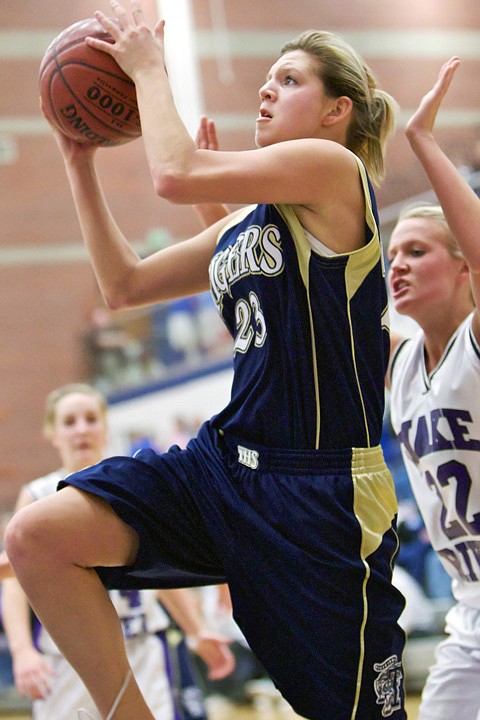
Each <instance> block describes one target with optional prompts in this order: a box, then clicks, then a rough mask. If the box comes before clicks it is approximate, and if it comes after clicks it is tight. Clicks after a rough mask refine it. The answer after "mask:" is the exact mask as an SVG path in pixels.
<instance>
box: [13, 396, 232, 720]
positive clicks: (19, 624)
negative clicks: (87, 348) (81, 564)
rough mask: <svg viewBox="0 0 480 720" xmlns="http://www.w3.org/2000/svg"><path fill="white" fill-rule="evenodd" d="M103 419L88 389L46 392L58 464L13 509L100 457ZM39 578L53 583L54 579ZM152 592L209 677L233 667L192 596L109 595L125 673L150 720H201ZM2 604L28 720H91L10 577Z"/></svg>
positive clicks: (101, 406) (102, 406)
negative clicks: (80, 717)
mask: <svg viewBox="0 0 480 720" xmlns="http://www.w3.org/2000/svg"><path fill="white" fill-rule="evenodd" d="M106 416H107V406H106V402H105V399H104V397H103V396H102V395H101V394H100V393H99V392H98V391H97V390H95V389H94V388H92V387H90V386H88V385H83V384H70V385H65V386H63V387H61V388H58V389H57V390H55V391H53V392H52V393H50V395H49V396H48V398H47V403H46V413H45V423H44V430H45V435H46V436H47V438H48V439H49V441H50V442H51V444H52V445H53V446H54V447H55V449H56V450H57V451H58V453H59V455H60V459H61V460H62V464H63V467H62V469H60V470H57V471H55V472H52V473H50V474H49V475H46V476H44V477H41V478H38V479H37V480H34V481H32V482H30V483H28V484H27V485H25V486H24V487H23V488H22V490H21V492H20V495H19V499H18V501H17V508H20V507H23V506H25V505H27V504H30V503H32V502H36V501H39V500H41V499H42V498H46V497H48V496H50V495H52V494H54V493H55V492H56V489H57V486H58V483H59V481H60V480H62V479H63V478H64V477H65V476H66V475H68V474H69V473H71V472H74V471H75V470H78V469H79V468H81V467H84V466H86V465H89V464H91V463H94V462H96V461H98V460H100V459H101V458H102V457H103V456H104V453H105V449H106V444H107V421H106ZM46 581H47V582H51V581H53V582H54V578H53V579H50V578H47V580H46ZM159 595H161V600H162V602H163V603H164V604H165V605H166V607H167V609H168V611H169V612H170V614H171V615H172V616H173V617H174V619H175V620H176V621H177V623H178V624H179V625H180V626H181V627H183V628H184V629H185V631H186V632H187V633H189V635H190V636H191V637H192V639H195V641H196V648H197V652H198V654H199V655H200V656H201V657H202V659H203V660H204V661H205V662H206V663H207V665H208V666H209V668H210V670H211V671H212V673H213V675H214V676H217V677H223V676H224V675H225V674H227V673H228V672H229V670H230V669H232V668H233V656H232V655H231V653H230V651H229V650H228V648H227V645H226V642H224V641H223V639H222V638H221V636H220V635H217V634H214V633H209V632H206V631H204V630H203V622H202V620H201V618H200V615H199V613H198V612H197V611H196V609H195V608H196V605H197V603H196V598H195V597H193V595H192V591H189V590H174V591H171V590H164V591H160V592H158V591H156V590H143V589H138V590H137V589H133V590H110V592H109V596H110V600H111V602H112V604H113V607H114V608H115V610H116V613H117V615H118V617H119V618H120V622H121V627H122V631H123V637H124V640H125V648H126V652H127V656H128V659H129V663H130V666H131V668H132V672H133V673H134V676H135V679H136V681H137V683H138V684H139V686H140V687H141V688H142V692H143V694H144V696H145V698H146V700H147V703H148V706H149V708H150V709H151V712H152V714H153V716H154V717H155V718H156V720H205V718H206V712H205V708H204V705H203V698H202V694H201V691H200V689H199V687H198V686H197V685H196V683H195V681H194V678H193V675H192V676H191V681H190V682H189V684H188V686H187V684H185V687H183V686H182V687H177V678H176V677H174V673H173V672H172V664H174V663H173V662H171V660H172V661H173V658H171V657H170V655H171V652H170V648H169V645H168V643H167V638H166V632H165V631H166V629H167V627H168V626H169V623H170V621H169V618H168V615H167V613H166V612H165V611H164V610H163V608H162V607H161V605H160V604H159V601H158V600H159ZM2 600H3V621H4V626H5V631H6V634H7V638H8V642H9V646H10V650H11V653H12V658H13V668H14V677H15V684H16V687H17V689H18V691H19V692H20V693H21V694H22V695H25V696H26V697H28V698H30V699H31V700H32V701H33V708H32V709H33V717H34V720H52V719H55V720H71V718H73V717H74V716H76V712H77V710H78V708H80V707H81V708H82V709H83V710H84V711H85V712H86V713H88V714H89V715H90V716H91V717H92V718H97V717H98V714H97V711H96V709H95V705H94V703H93V700H92V698H91V697H90V694H89V693H88V691H87V689H86V687H85V685H84V684H83V682H82V681H81V680H80V678H79V676H78V674H77V673H76V672H75V670H74V669H73V668H72V666H71V665H70V664H69V663H68V661H67V660H66V659H65V657H64V656H63V655H62V653H61V652H60V650H59V649H58V647H57V646H56V644H55V643H54V641H53V640H52V638H51V637H50V635H49V634H48V633H47V632H46V630H45V629H44V628H43V626H42V625H41V624H40V623H39V622H38V621H37V620H36V618H35V619H34V623H33V628H32V627H31V619H30V611H29V608H28V603H27V600H26V597H25V594H24V593H23V590H22V589H21V587H20V585H19V584H18V582H17V581H16V579H15V578H11V579H9V580H6V581H5V583H4V585H3V598H2ZM192 601H193V602H192ZM86 630H87V629H86Z"/></svg>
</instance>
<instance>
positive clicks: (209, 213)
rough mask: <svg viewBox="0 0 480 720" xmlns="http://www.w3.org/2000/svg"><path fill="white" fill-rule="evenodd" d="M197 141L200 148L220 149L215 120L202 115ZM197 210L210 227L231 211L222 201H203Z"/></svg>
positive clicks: (204, 224) (196, 206) (204, 225)
mask: <svg viewBox="0 0 480 720" xmlns="http://www.w3.org/2000/svg"><path fill="white" fill-rule="evenodd" d="M195 143H196V145H197V148H198V149H199V150H218V137H217V128H216V127H215V121H214V120H212V118H208V117H207V116H206V115H202V117H201V118H200V124H199V126H198V130H197V135H196V137H195ZM194 209H195V212H196V213H197V215H198V217H199V218H200V220H201V222H202V225H203V227H210V225H213V224H214V223H216V222H217V220H221V219H222V218H224V217H227V215H229V213H230V211H229V209H228V207H227V206H226V205H221V204H220V203H203V204H201V205H194Z"/></svg>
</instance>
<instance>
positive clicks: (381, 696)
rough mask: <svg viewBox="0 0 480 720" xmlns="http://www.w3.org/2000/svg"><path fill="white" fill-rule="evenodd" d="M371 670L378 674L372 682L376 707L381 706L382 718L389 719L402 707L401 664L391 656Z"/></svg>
mask: <svg viewBox="0 0 480 720" xmlns="http://www.w3.org/2000/svg"><path fill="white" fill-rule="evenodd" d="M373 669H374V670H375V672H376V673H378V675H377V677H376V679H375V682H374V688H375V693H376V695H377V705H383V708H382V716H383V717H390V715H392V714H393V713H394V712H395V711H396V710H400V709H401V707H402V694H401V691H400V688H401V685H402V680H403V672H402V664H401V662H400V660H399V659H398V657H397V656H396V655H391V656H390V657H389V658H387V659H386V660H384V661H383V662H382V663H375V664H374V666H373Z"/></svg>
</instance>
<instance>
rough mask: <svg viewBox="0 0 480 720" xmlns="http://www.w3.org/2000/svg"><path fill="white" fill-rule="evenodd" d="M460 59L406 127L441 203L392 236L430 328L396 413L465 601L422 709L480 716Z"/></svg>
mask: <svg viewBox="0 0 480 720" xmlns="http://www.w3.org/2000/svg"><path fill="white" fill-rule="evenodd" d="M458 65H459V60H458V58H452V59H451V60H449V61H448V62H447V63H446V64H445V65H444V66H443V68H442V70H441V72H440V75H439V78H438V81H437V83H436V85H435V86H434V88H433V89H432V90H431V91H430V92H429V93H428V94H427V95H425V97H424V98H423V100H422V102H421V103H420V106H419V108H418V110H417V112H416V113H415V115H414V116H413V117H412V119H411V120H410V122H409V124H408V127H407V137H408V139H409V141H410V144H411V146H412V149H413V150H414V152H415V153H416V155H417V157H418V158H419V160H420V162H421V163H422V165H423V167H424V169H425V171H426V173H427V175H428V177H429V179H430V182H431V184H432V186H433V189H434V191H435V193H436V195H437V198H438V200H439V201H440V203H441V207H439V206H420V207H413V208H411V209H409V210H407V211H406V212H405V213H404V215H403V216H402V217H401V218H400V220H399V222H398V224H397V226H396V228H395V230H394V232H393V234H392V237H391V240H390V245H389V255H390V261H391V266H390V270H389V285H390V290H391V293H392V298H393V302H394V303H395V307H396V309H397V310H398V311H399V312H400V313H402V314H405V315H408V316H410V317H412V318H413V319H414V320H416V321H417V323H418V324H419V325H420V328H421V330H420V331H419V332H418V334H417V335H416V336H414V337H413V338H412V339H409V340H405V341H403V342H402V341H401V339H400V338H398V337H396V338H395V340H394V342H393V343H392V347H393V350H394V352H393V357H392V362H391V366H390V383H391V391H392V397H391V413H392V423H393V427H394V428H395V431H396V432H397V433H398V435H399V438H400V441H401V444H402V453H403V456H404V460H405V464H406V468H407V470H408V474H409V478H410V481H411V484H412V488H413V490H414V493H415V496H416V499H417V502H418V506H419V508H420V511H421V513H422V515H423V519H424V522H425V526H426V528H427V531H428V534H429V537H430V541H431V543H432V545H433V547H434V549H435V550H436V551H437V553H438V554H439V557H440V559H441V561H442V563H443V565H444V566H445V568H446V570H447V572H448V573H449V574H450V575H451V577H452V578H453V583H452V587H453V593H454V596H455V598H456V600H457V601H458V603H457V604H456V605H455V606H454V607H453V608H452V609H451V610H450V611H449V613H448V614H447V618H446V631H447V633H448V638H447V640H445V641H444V642H442V643H441V644H440V646H439V648H438V650H437V654H436V662H435V664H434V666H433V668H432V669H431V671H430V673H429V676H428V679H427V682H426V685H425V688H424V691H423V695H422V703H421V706H420V710H419V718H420V720H437V719H438V718H442V720H453V719H454V718H461V720H476V718H477V717H478V712H479V710H480V687H479V684H478V673H479V669H480V665H479V658H480V643H479V634H478V628H479V627H480V555H479V548H480V520H479V518H480V483H479V482H478V480H479V478H478V467H479V457H480V455H479V453H480V403H479V398H480V318H479V313H478V304H479V301H480V275H479V268H480V242H479V228H480V200H479V198H478V197H477V196H476V194H475V193H474V191H473V190H472V189H471V188H470V187H469V186H468V184H467V182H466V181H465V180H464V179H463V177H462V176H461V175H460V173H459V172H458V170H457V169H456V168H455V166H454V165H453V164H452V163H451V162H450V161H449V159H448V158H447V156H446V155H445V154H444V152H443V151H442V150H441V149H440V147H439V146H438V144H437V142H436V140H435V138H434V136H433V134H432V130H433V126H434V122H435V118H436V115H437V112H438V109H439V106H440V103H441V101H442V98H443V97H444V95H445V93H446V92H447V90H448V88H449V86H450V83H451V80H452V78H453V75H454V73H455V71H456V70H457V67H458ZM442 209H443V212H442ZM447 223H448V225H447ZM472 292H473V297H472Z"/></svg>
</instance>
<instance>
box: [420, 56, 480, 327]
mask: <svg viewBox="0 0 480 720" xmlns="http://www.w3.org/2000/svg"><path fill="white" fill-rule="evenodd" d="M459 65H460V60H459V58H458V57H452V58H450V60H448V62H446V63H445V64H444V65H443V67H442V68H441V70H440V73H439V76H438V79H437V82H436V83H435V85H434V86H433V88H432V89H431V90H430V91H429V92H428V93H427V94H426V95H425V96H424V97H423V98H422V100H421V102H420V105H419V107H418V109H417V111H416V112H415V114H414V115H413V116H412V118H411V119H410V121H409V122H408V124H407V129H406V135H407V138H408V141H409V142H410V145H411V147H412V150H413V151H414V153H415V154H416V156H417V157H418V159H419V160H420V162H421V164H422V166H423V168H424V170H425V172H426V174H427V176H428V179H429V180H430V183H431V185H432V188H433V190H434V191H435V194H436V196H437V198H438V201H439V202H440V204H441V206H442V209H443V212H444V214H445V218H446V220H447V222H448V225H449V227H450V229H451V231H452V233H453V234H454V235H455V237H456V239H457V242H458V244H459V246H460V248H461V250H462V253H463V255H464V256H465V259H466V261H467V263H468V266H469V268H470V274H471V283H472V291H473V294H474V298H475V302H476V305H477V306H478V305H479V303H480V199H479V198H478V197H477V195H476V194H475V192H474V191H473V190H472V188H471V187H470V186H469V185H468V183H467V182H466V180H465V179H464V178H463V177H462V175H461V174H460V172H459V171H458V169H457V168H456V167H455V165H454V164H453V163H452V162H451V161H450V160H449V158H448V157H447V156H446V154H445V153H444V151H443V150H442V149H441V148H440V146H439V145H438V143H437V141H436V139H435V137H434V135H433V129H434V125H435V120H436V117H437V113H438V110H439V108H440V105H441V103H442V100H443V98H444V97H445V95H446V93H447V91H448V89H449V87H450V84H451V82H452V79H453V76H454V74H455V72H456V70H457V69H458V67H459ZM476 334H477V335H478V336H479V337H480V333H477V331H476Z"/></svg>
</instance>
